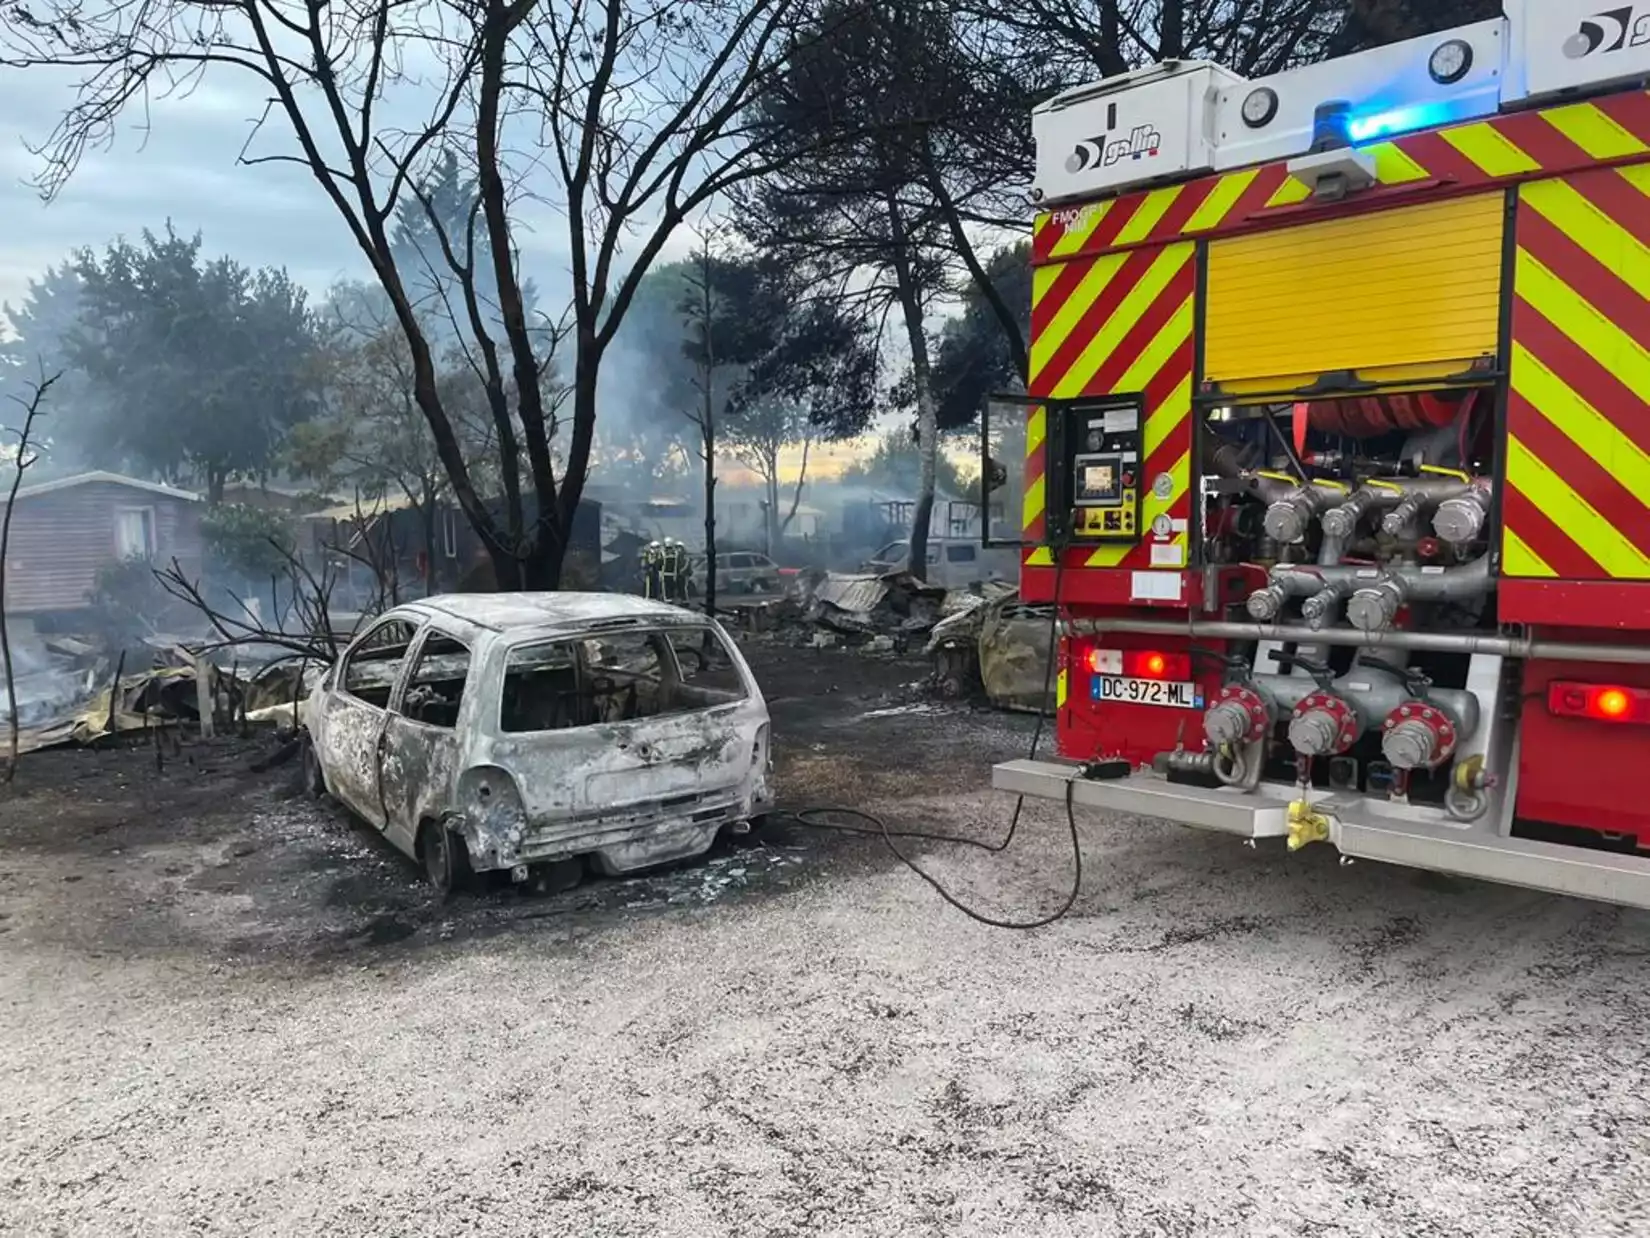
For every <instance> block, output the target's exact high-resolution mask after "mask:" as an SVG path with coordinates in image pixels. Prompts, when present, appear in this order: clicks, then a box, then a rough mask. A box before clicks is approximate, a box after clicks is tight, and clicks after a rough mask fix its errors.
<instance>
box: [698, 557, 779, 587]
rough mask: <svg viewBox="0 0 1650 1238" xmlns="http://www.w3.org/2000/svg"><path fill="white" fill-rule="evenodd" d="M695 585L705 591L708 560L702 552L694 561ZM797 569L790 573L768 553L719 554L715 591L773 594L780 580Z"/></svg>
mask: <svg viewBox="0 0 1650 1238" xmlns="http://www.w3.org/2000/svg"><path fill="white" fill-rule="evenodd" d="M693 575H694V586H695V588H696V589H697V590H698V591H699V592H701V593H702V592H704V579H705V560H704V556H703V555H701V556H700V557H699V558H697V559H696V560H694V565H693ZM788 575H792V576H794V575H795V572H788V571H787V570H786V569H785V568H782V567H780V566H779V565H778V564H777V563H775V562H774V561H773V560H772V559H770V558H768V556H767V555H764V554H757V553H756V552H754V551H748V550H732V551H728V552H727V553H726V554H719V555H717V556H716V591H717V592H718V593H772V592H773V591H774V590H776V589H778V588H779V585H780V581H781V580H782V579H783V578H784V577H786V576H788Z"/></svg>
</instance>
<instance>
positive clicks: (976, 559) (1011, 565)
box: [862, 537, 1020, 589]
mask: <svg viewBox="0 0 1650 1238" xmlns="http://www.w3.org/2000/svg"><path fill="white" fill-rule="evenodd" d="M910 568H911V543H910V542H909V541H907V540H901V541H897V542H889V543H888V544H887V545H886V546H884V547H883V548H882V549H881V550H879V551H877V552H876V554H874V555H872V556H871V558H870V559H868V560H867V561H866V562H865V565H864V567H863V569H862V570H863V571H867V572H875V573H877V574H878V575H886V574H887V573H889V572H905V571H909V570H910ZM1019 573H1020V556H1019V553H1018V552H1017V551H1015V550H1014V549H1013V548H1012V547H1009V548H1007V549H1002V550H997V549H992V550H987V549H985V548H984V547H982V546H981V545H980V543H979V542H977V541H971V540H968V539H965V538H953V537H931V538H929V539H928V573H927V580H928V583H929V584H931V585H935V586H937V587H939V588H941V589H961V588H963V587H965V586H967V585H971V584H973V583H974V582H975V581H976V580H1014V579H1016V578H1017V577H1018V576H1019Z"/></svg>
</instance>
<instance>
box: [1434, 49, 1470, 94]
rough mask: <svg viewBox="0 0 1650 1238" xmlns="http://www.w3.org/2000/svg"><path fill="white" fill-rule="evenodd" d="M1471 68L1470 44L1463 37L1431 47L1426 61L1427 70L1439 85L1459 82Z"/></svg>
mask: <svg viewBox="0 0 1650 1238" xmlns="http://www.w3.org/2000/svg"><path fill="white" fill-rule="evenodd" d="M1471 68H1472V44H1471V43H1468V42H1467V41H1466V40H1465V39H1451V40H1449V42H1447V43H1440V44H1439V45H1438V46H1437V47H1436V48H1435V49H1433V53H1432V59H1431V60H1429V61H1427V72H1428V73H1430V74H1432V80H1433V81H1435V82H1437V83H1438V84H1439V85H1440V86H1448V85H1450V84H1451V83H1453V82H1459V81H1460V80H1461V79H1462V78H1463V77H1465V76H1466V75H1467V72H1468V71H1469V70H1470V69H1471Z"/></svg>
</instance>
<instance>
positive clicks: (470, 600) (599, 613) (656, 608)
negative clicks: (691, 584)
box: [398, 593, 705, 632]
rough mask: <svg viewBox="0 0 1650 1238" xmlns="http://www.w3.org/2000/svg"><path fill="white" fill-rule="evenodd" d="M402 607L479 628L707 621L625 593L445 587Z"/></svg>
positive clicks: (497, 629)
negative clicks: (461, 590) (450, 590)
mask: <svg viewBox="0 0 1650 1238" xmlns="http://www.w3.org/2000/svg"><path fill="white" fill-rule="evenodd" d="M398 609H401V610H412V611H420V610H422V611H433V612H435V613H437V614H442V615H447V616H450V617H451V618H454V619H458V620H460V621H462V622H464V623H469V624H473V625H475V626H476V627H478V628H487V629H489V630H491V631H495V632H503V631H506V630H508V629H511V628H554V627H578V626H580V625H582V624H587V623H600V622H602V621H604V620H612V619H650V620H655V621H662V622H666V623H683V622H694V623H703V622H704V621H705V618H704V616H703V615H699V614H695V613H694V612H692V611H688V610H683V609H682V608H681V607H679V606H669V605H666V604H665V603H663V602H655V601H651V600H649V599H647V598H639V597H635V596H632V595H630V594H624V593H444V594H437V595H436V596H435V597H428V598H420V599H419V600H418V601H416V602H409V603H406V604H404V605H403V606H401V607H400V608H398Z"/></svg>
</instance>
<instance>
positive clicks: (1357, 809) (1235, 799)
mask: <svg viewBox="0 0 1650 1238" xmlns="http://www.w3.org/2000/svg"><path fill="white" fill-rule="evenodd" d="M1075 773H1076V767H1075V766H1072V765H1067V764H1062V763H1057V762H1053V761H1008V762H1006V763H1004V764H1002V765H999V766H997V767H996V768H995V769H994V770H993V771H992V778H991V782H992V785H993V786H994V787H995V788H996V789H997V790H999V791H1008V792H1012V793H1013V794H1015V795H1024V796H1027V797H1029V798H1032V799H1046V800H1056V801H1064V800H1065V798H1066V796H1067V794H1068V788H1069V794H1070V795H1071V800H1072V803H1073V804H1074V805H1076V806H1078V807H1082V808H1098V809H1101V810H1102V811H1105V812H1114V813H1124V814H1127V815H1130V816H1138V817H1158V818H1162V819H1163V820H1166V821H1173V822H1176V823H1178V824H1181V825H1189V826H1193V827H1196V828H1198V829H1205V830H1214V831H1216V832H1219V833H1223V834H1233V835H1236V836H1237V837H1240V838H1281V837H1283V836H1285V835H1287V834H1288V832H1289V825H1288V815H1289V800H1290V797H1289V796H1288V795H1287V794H1282V795H1280V794H1279V793H1278V791H1277V790H1276V789H1269V788H1267V787H1265V786H1262V787H1261V788H1260V789H1259V790H1257V791H1254V792H1251V793H1249V794H1243V793H1241V792H1238V791H1229V790H1226V789H1224V788H1222V789H1218V790H1205V789H1203V788H1201V787H1188V786H1181V785H1179V784H1175V783H1170V782H1167V781H1165V780H1164V779H1162V778H1159V777H1157V776H1156V775H1154V774H1149V773H1139V774H1135V775H1133V776H1132V777H1129V778H1119V779H1113V780H1109V781H1093V780H1090V779H1086V778H1077V779H1076V780H1075V782H1074V781H1073V778H1074V775H1075ZM1312 807H1313V809H1314V810H1315V811H1317V812H1319V813H1322V814H1323V815H1324V816H1326V817H1328V818H1329V822H1330V825H1329V841H1330V842H1331V843H1332V844H1334V846H1335V847H1336V848H1337V849H1338V850H1339V851H1340V853H1341V854H1342V855H1346V856H1352V857H1354V858H1357V859H1362V860H1376V861H1379V862H1381V863H1384V864H1399V865H1403V866H1405V867H1407V868H1420V869H1426V870H1429V871H1432V872H1442V873H1453V874H1455V875H1457V876H1461V877H1475V878H1477V879H1479V880H1482V881H1494V882H1499V883H1501V884H1504V885H1514V886H1522V887H1524V888H1526V889H1531V890H1544V891H1547V892H1549V893H1552V894H1569V895H1574V896H1576V897H1578V898H1590V899H1597V900H1599V901H1601V902H1608V903H1620V904H1624V905H1626V906H1629V907H1642V908H1647V909H1650V859H1641V858H1639V857H1637V856H1629V855H1617V854H1614V853H1612V852H1605V851H1588V850H1585V849H1583V848H1579V847H1564V846H1558V845H1555V844H1551V843H1541V842H1531V841H1529V840H1526V839H1521V838H1512V837H1510V836H1505V835H1502V834H1499V833H1497V832H1496V831H1495V826H1494V824H1493V823H1492V822H1490V821H1485V822H1482V823H1479V824H1477V825H1474V826H1464V825H1458V824H1452V823H1449V822H1448V820H1447V818H1444V817H1443V814H1442V813H1438V812H1434V811H1429V810H1426V809H1421V808H1404V807H1400V806H1397V805H1390V804H1388V803H1387V801H1385V800H1381V799H1375V798H1372V797H1368V796H1362V795H1348V794H1339V795H1336V794H1328V795H1325V796H1324V797H1323V798H1321V799H1319V798H1314V799H1313V801H1312ZM1429 818H1430V819H1429Z"/></svg>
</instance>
